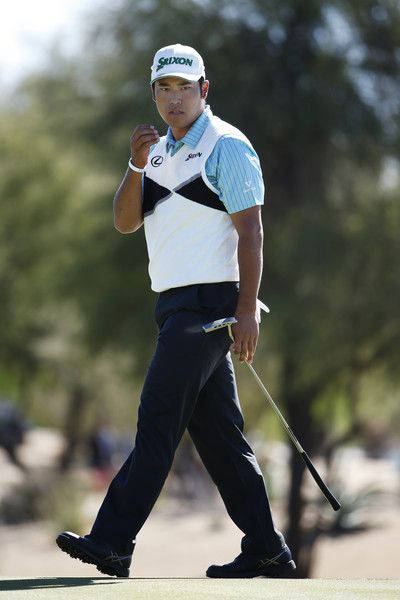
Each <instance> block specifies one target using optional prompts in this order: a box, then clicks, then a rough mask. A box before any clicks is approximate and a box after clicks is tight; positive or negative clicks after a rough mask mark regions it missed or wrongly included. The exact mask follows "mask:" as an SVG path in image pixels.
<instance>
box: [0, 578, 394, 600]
mask: <svg viewBox="0 0 400 600" xmlns="http://www.w3.org/2000/svg"><path fill="white" fill-rule="evenodd" d="M1 592H5V593H6V594H4V596H3V597H4V599H5V598H7V600H19V599H21V600H27V599H29V600H47V598H49V599H50V598H51V600H61V599H62V600H66V599H67V600H82V599H84V600H92V599H95V600H111V599H112V600H115V599H118V600H165V599H167V598H168V600H211V599H215V600H236V599H239V598H240V599H241V600H391V599H393V600H394V599H396V600H398V599H399V595H400V579H292V580H285V579H275V580H274V579H233V580H222V579H139V578H138V579H125V580H123V579H113V578H110V577H98V578H95V577H53V578H48V577H38V578H36V579H1V580H0V594H1ZM0 597H1V596H0Z"/></svg>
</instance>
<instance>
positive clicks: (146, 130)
mask: <svg viewBox="0 0 400 600" xmlns="http://www.w3.org/2000/svg"><path fill="white" fill-rule="evenodd" d="M159 139H160V136H159V135H158V131H157V129H156V128H155V127H154V125H138V126H137V127H135V129H134V131H133V133H132V135H131V139H130V144H131V157H132V162H133V164H134V165H135V167H139V169H144V167H145V166H146V163H147V159H148V158H149V152H150V146H151V145H152V144H156V143H157V142H158V141H159Z"/></svg>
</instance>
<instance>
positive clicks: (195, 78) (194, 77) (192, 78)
mask: <svg viewBox="0 0 400 600" xmlns="http://www.w3.org/2000/svg"><path fill="white" fill-rule="evenodd" d="M167 77H179V78H180V79H186V80H187V81H198V80H199V79H200V77H203V75H190V74H189V73H163V74H162V75H161V74H160V75H157V77H154V79H152V80H151V82H150V83H154V82H155V81H157V79H166V78H167Z"/></svg>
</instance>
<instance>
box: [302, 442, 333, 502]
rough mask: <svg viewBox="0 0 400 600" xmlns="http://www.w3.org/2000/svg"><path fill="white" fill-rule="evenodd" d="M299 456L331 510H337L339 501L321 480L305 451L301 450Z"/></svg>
mask: <svg viewBox="0 0 400 600" xmlns="http://www.w3.org/2000/svg"><path fill="white" fill-rule="evenodd" d="M301 456H302V458H303V460H304V462H305V463H306V465H307V467H308V470H309V471H310V473H311V475H312V476H313V477H314V480H315V482H316V483H317V485H318V486H319V489H320V490H321V492H322V493H323V494H324V496H325V498H326V499H327V500H328V502H329V504H330V505H331V506H332V508H333V510H339V508H341V506H340V504H339V502H338V501H337V500H336V498H335V496H334V495H333V494H332V492H331V491H330V489H329V488H328V487H327V486H326V485H325V483H324V482H323V481H322V479H321V477H320V475H319V473H318V471H317V469H316V468H315V467H314V465H313V464H312V462H311V460H310V457H309V456H308V454H307V452H305V451H303V452H302V453H301Z"/></svg>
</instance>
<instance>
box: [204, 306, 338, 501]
mask: <svg viewBox="0 0 400 600" xmlns="http://www.w3.org/2000/svg"><path fill="white" fill-rule="evenodd" d="M235 323H237V320H236V319H235V317H226V318H225V319H218V320H217V321H212V322H211V323H207V324H206V325H204V326H203V331H204V332H205V333H210V332H212V331H216V330H217V329H222V328H224V327H227V328H228V333H229V337H230V338H231V340H232V341H235V338H234V337H233V333H232V325H234V324H235ZM245 363H246V365H247V366H248V368H249V369H250V371H251V372H252V373H253V375H254V378H255V380H256V381H257V384H258V386H259V387H260V389H261V391H262V392H263V394H264V396H265V397H266V398H267V400H268V402H269V403H270V405H271V407H272V408H273V410H274V412H275V414H276V415H277V416H278V418H279V420H280V421H281V423H282V425H283V426H284V428H285V429H286V431H287V433H288V435H289V437H290V439H291V440H292V442H293V444H294V445H295V447H296V449H297V450H298V452H299V453H300V455H301V457H302V459H303V460H304V462H305V464H306V466H307V468H308V470H309V471H310V473H311V475H312V476H313V478H314V481H315V482H316V484H317V485H318V486H319V488H320V490H321V492H322V493H323V494H324V496H325V498H326V499H327V500H328V502H329V503H330V505H331V506H332V508H333V510H339V509H340V504H339V502H338V501H337V499H336V498H335V496H334V495H333V494H332V492H331V491H330V489H329V488H328V486H327V485H325V483H324V482H323V481H322V478H321V476H320V475H319V473H318V471H317V469H316V468H315V467H314V465H313V464H312V462H311V459H310V457H309V456H308V454H307V452H306V451H305V450H304V449H303V447H302V445H301V444H300V442H299V440H298V439H297V437H296V436H295V434H294V433H293V431H292V430H291V428H290V427H289V425H288V423H287V422H286V420H285V418H284V416H283V415H282V413H281V411H280V410H279V408H278V407H277V405H276V404H275V402H274V401H273V399H272V397H271V396H270V394H269V393H268V390H267V388H266V387H265V385H264V384H263V382H262V381H261V379H260V378H259V376H258V375H257V373H256V371H255V370H254V368H253V366H252V365H251V364H250V363H248V362H247V361H245Z"/></svg>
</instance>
